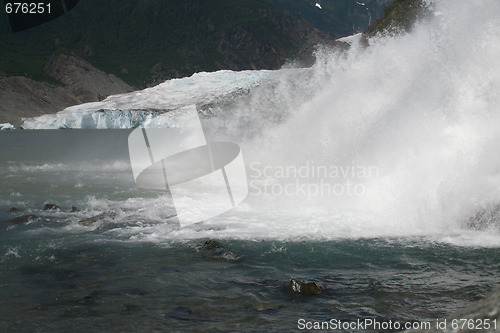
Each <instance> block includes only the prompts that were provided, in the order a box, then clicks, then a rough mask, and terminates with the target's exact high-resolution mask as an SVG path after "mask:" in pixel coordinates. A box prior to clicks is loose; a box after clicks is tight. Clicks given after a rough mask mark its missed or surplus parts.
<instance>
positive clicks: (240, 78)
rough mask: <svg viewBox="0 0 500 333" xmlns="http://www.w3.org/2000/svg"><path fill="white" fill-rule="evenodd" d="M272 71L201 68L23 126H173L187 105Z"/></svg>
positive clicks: (238, 89)
mask: <svg viewBox="0 0 500 333" xmlns="http://www.w3.org/2000/svg"><path fill="white" fill-rule="evenodd" d="M272 72H273V71H269V70H257V71H250V70H249V71H240V72H235V71H229V70H221V71H217V72H211V73H207V72H201V73H196V74H193V75H192V76H191V77H185V78H181V79H172V80H168V81H166V82H164V83H161V84H159V85H157V86H154V87H151V88H147V89H144V90H139V91H134V92H130V93H126V94H121V95H113V96H109V97H108V98H106V99H105V100H103V101H101V102H92V103H85V104H81V105H75V106H71V107H68V108H66V109H64V110H63V111H60V112H58V113H56V114H48V115H43V116H39V117H34V118H25V119H23V124H22V126H21V127H22V128H24V129H60V128H86V129H87V128H88V129H93V128H97V129H107V128H135V127H138V126H139V125H142V126H144V127H172V126H176V125H175V124H176V120H175V119H176V115H178V113H179V112H182V109H183V108H184V107H187V106H189V105H193V104H195V105H199V106H203V105H207V104H212V103H216V102H217V101H220V100H222V99H224V98H228V97H231V96H235V95H238V94H242V93H245V92H247V91H249V90H250V89H252V88H254V87H256V86H258V85H259V84H260V82H261V81H262V80H263V79H265V78H266V77H268V76H269V75H270V74H271V73H272Z"/></svg>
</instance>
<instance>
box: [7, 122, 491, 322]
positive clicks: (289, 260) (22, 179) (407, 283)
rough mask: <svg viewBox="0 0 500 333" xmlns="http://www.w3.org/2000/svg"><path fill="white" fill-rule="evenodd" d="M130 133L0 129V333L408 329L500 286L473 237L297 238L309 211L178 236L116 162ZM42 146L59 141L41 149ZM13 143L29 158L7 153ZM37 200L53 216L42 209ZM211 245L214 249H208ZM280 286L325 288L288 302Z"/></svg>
mask: <svg viewBox="0 0 500 333" xmlns="http://www.w3.org/2000/svg"><path fill="white" fill-rule="evenodd" d="M127 133H128V132H127V131H117V132H113V131H111V132H109V131H76V132H75V131H61V132H52V131H49V132H45V131H41V132H17V133H13V132H12V133H0V140H2V142H3V143H4V145H3V146H2V147H3V148H2V150H3V154H2V156H4V157H5V159H4V160H3V161H2V163H1V167H0V174H1V178H2V187H1V189H0V221H1V223H0V308H1V309H2V311H1V312H0V327H1V331H2V332H28V331H31V332H68V331H73V332H109V331H128V332H129V331H134V332H135V331H137V332H152V331H159V332H191V331H198V332H207V331H210V332H266V331H269V332H289V331H293V330H296V329H297V323H298V320H299V319H301V318H303V319H306V320H308V321H325V320H330V319H338V320H342V321H354V320H357V319H365V318H373V319H378V320H380V321H389V320H392V321H411V322H415V321H422V320H431V319H436V318H444V317H445V316H447V315H449V314H450V313H451V312H453V311H454V310H456V309H458V308H461V307H463V306H464V305H465V304H467V303H468V302H469V301H473V300H476V299H479V298H481V297H482V296H484V295H486V294H487V293H488V292H489V291H490V290H491V289H492V288H493V287H494V286H495V285H497V284H498V274H499V273H500V263H499V261H498V258H499V257H500V247H498V246H496V245H495V244H496V243H495V242H496V239H497V238H495V236H494V235H493V236H491V235H488V233H485V232H480V231H477V232H476V231H466V230H464V231H460V232H459V231H454V232H450V233H449V234H446V233H443V234H438V235H435V234H429V235H424V234H417V235H412V234H408V235H400V236H371V237H368V236H356V234H355V232H354V231H351V233H350V235H349V236H345V235H340V236H339V235H336V234H335V233H333V234H332V233H331V231H329V230H325V231H324V233H320V232H318V231H315V232H314V233H305V234H303V235H301V232H302V231H301V230H308V228H318V225H317V224H316V222H317V221H316V222H314V221H313V220H321V218H320V216H318V215H317V213H315V214H316V215H314V214H313V215H309V213H307V212H306V213H303V214H298V213H297V212H299V211H300V209H297V212H288V213H287V212H281V213H280V214H273V213H271V212H269V211H263V210H259V209H251V208H248V207H247V208H241V209H239V210H238V209H237V210H235V211H233V212H229V213H227V214H225V215H223V216H220V217H218V218H216V219H214V220H213V221H207V222H206V223H202V224H198V225H193V226H190V227H186V228H179V227H178V224H177V222H176V221H175V218H173V217H172V213H173V212H174V211H173V208H172V207H170V206H168V205H167V204H165V200H164V197H165V196H166V194H165V193H160V192H155V191H147V190H141V189H138V188H137V187H136V186H135V184H134V183H133V179H132V178H131V176H130V168H129V166H128V164H127V160H126V159H124V158H123V154H125V155H126V148H124V146H123V145H124V144H125V143H126V138H127ZM51 136H55V139H51ZM82 138H85V140H83V139H82ZM50 140H55V142H65V144H62V145H61V147H60V148H59V149H57V151H54V150H52V149H48V150H47V151H43V150H41V149H42V148H40V147H37V145H42V146H43V147H47V143H48V142H50ZM124 140H125V141H124ZM75 142H86V143H87V144H82V145H76V144H74V143H75ZM16 143H17V144H18V145H19V146H22V147H25V149H27V151H28V153H29V152H30V151H32V154H28V155H24V157H20V156H19V155H16V154H15V153H14V152H13V151H14V150H16V149H19V146H18V147H16V146H15V144H16ZM28 147H31V148H28ZM89 147H99V151H100V152H99V153H96V152H95V151H92V149H91V150H90V152H89ZM9 154H10V155H9ZM7 156H10V158H9V159H8V160H7V158H6V157H7ZM26 156H29V157H30V159H27V158H26ZM96 156H100V158H99V159H95V160H94V159H92V157H96ZM70 157H71V158H70ZM255 200H256V199H255V198H251V197H250V198H249V199H248V201H249V203H248V205H249V206H250V207H255V203H254V202H255ZM257 202H258V201H257ZM46 203H55V204H57V205H59V206H61V210H57V211H51V210H46V211H44V210H43V206H44V204H46ZM72 206H76V207H77V208H78V211H76V212H72V211H71V210H72ZM11 207H17V208H19V209H20V210H21V211H19V212H14V213H9V212H7V210H8V209H9V208H11ZM275 209H276V210H279V209H278V207H275ZM99 214H103V215H101V216H100V218H99V220H98V221H97V222H95V223H90V224H89V225H80V224H79V223H78V222H79V221H81V220H84V219H86V218H89V217H92V216H96V215H99ZM287 214H288V215H287ZM297 214H298V215H297ZM26 215H33V216H32V218H31V219H29V221H27V222H26V223H12V222H9V221H10V220H11V219H12V218H15V217H19V216H26ZM323 218H325V219H326V217H324V216H323ZM301 219H302V220H301ZM352 219H353V217H352V215H350V216H349V221H350V220H352ZM334 220H335V221H334ZM328 221H329V222H331V223H335V224H336V225H338V224H341V223H342V222H343V221H342V217H341V216H337V217H332V220H324V221H323V222H322V223H323V224H320V226H321V225H323V226H326V225H327V223H329V222H328ZM345 223H346V224H348V223H349V222H348V219H347V218H346V220H345ZM262 224H264V227H263V226H262ZM292 229H293V230H295V232H294V231H293V230H292ZM266 230H272V232H270V234H269V235H267V236H265V232H266ZM276 230H281V236H276V235H275V232H276ZM297 230H298V231H297ZM339 234H340V231H339ZM263 235H264V236H263ZM488 237H493V238H488ZM209 239H213V240H217V241H218V242H219V243H220V246H221V248H216V249H212V248H207V247H205V246H204V243H205V242H206V241H207V240H209ZM460 242H462V244H460ZM488 242H489V243H488ZM290 279H299V280H304V281H314V282H319V283H321V284H322V285H323V286H324V287H325V290H324V292H323V293H322V294H320V295H314V296H310V295H299V294H294V293H293V292H292V291H291V290H290V289H289V288H288V284H289V281H290ZM349 331H352V330H349Z"/></svg>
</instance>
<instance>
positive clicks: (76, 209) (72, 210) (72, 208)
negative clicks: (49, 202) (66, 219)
mask: <svg viewBox="0 0 500 333" xmlns="http://www.w3.org/2000/svg"><path fill="white" fill-rule="evenodd" d="M81 211H82V210H81V209H80V208H78V207H76V206H72V207H71V212H72V213H76V212H81Z"/></svg>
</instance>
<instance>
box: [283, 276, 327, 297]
mask: <svg viewBox="0 0 500 333" xmlns="http://www.w3.org/2000/svg"><path fill="white" fill-rule="evenodd" d="M289 287H290V289H291V291H292V292H294V293H296V294H302V295H319V294H321V293H322V292H323V291H324V290H325V287H323V285H322V284H320V283H318V282H304V281H300V280H295V279H291V280H290V283H289Z"/></svg>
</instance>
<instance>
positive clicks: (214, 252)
mask: <svg viewBox="0 0 500 333" xmlns="http://www.w3.org/2000/svg"><path fill="white" fill-rule="evenodd" d="M195 249H196V250H197V251H198V252H201V253H203V254H204V255H205V256H207V257H209V258H212V259H222V260H226V261H237V260H239V259H240V258H239V257H238V256H237V255H236V254H235V253H233V252H231V251H227V250H226V249H224V247H223V246H222V244H221V243H220V242H219V241H216V240H213V239H209V240H207V241H206V242H205V243H203V245H197V246H195Z"/></svg>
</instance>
